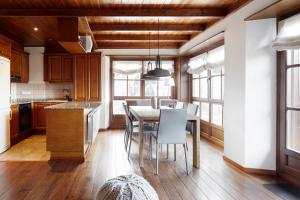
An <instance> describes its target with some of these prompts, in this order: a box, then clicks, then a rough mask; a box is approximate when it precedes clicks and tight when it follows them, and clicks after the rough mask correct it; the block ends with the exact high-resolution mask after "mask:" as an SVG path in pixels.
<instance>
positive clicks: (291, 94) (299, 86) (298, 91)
mask: <svg viewBox="0 0 300 200" xmlns="http://www.w3.org/2000/svg"><path fill="white" fill-rule="evenodd" d="M286 83H287V88H286V92H287V95H286V97H287V99H286V100H287V106H288V107H297V108H300V67H295V68H289V69H288V70H287V82H286Z"/></svg>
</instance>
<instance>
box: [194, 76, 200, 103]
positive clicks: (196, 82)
mask: <svg viewBox="0 0 300 200" xmlns="http://www.w3.org/2000/svg"><path fill="white" fill-rule="evenodd" d="M193 97H197V98H198V97H199V79H193Z"/></svg>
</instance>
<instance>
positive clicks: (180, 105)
mask: <svg viewBox="0 0 300 200" xmlns="http://www.w3.org/2000/svg"><path fill="white" fill-rule="evenodd" d="M183 108H184V103H183V102H182V101H177V102H176V106H175V109H183Z"/></svg>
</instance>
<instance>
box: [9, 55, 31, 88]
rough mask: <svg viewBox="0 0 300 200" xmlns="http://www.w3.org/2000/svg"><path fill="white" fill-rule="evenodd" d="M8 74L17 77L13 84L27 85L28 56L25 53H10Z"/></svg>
mask: <svg viewBox="0 0 300 200" xmlns="http://www.w3.org/2000/svg"><path fill="white" fill-rule="evenodd" d="M10 73H11V75H12V76H15V77H19V78H18V79H13V80H12V81H13V82H22V83H27V82H28V81H29V55H28V53H26V52H21V51H16V50H12V51H11V62H10Z"/></svg>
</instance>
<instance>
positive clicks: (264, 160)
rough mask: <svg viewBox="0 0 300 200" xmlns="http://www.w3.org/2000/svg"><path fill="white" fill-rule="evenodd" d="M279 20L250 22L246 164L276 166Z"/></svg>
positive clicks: (247, 62)
mask: <svg viewBox="0 0 300 200" xmlns="http://www.w3.org/2000/svg"><path fill="white" fill-rule="evenodd" d="M275 37H276V20H275V19H266V20H256V21H250V22H247V23H246V73H245V74H246V79H245V81H246V89H245V91H246V96H245V97H246V98H245V100H246V101H245V145H246V146H245V163H244V165H245V167H249V168H264V169H270V170H274V169H275V168H276V52H275V50H274V49H273V48H272V45H271V44H272V41H273V40H274V39H275Z"/></svg>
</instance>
